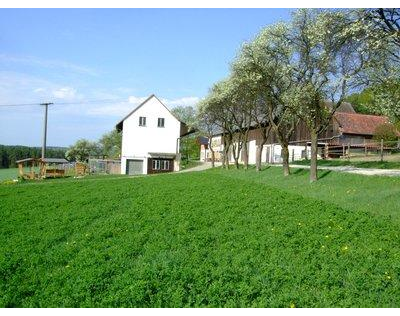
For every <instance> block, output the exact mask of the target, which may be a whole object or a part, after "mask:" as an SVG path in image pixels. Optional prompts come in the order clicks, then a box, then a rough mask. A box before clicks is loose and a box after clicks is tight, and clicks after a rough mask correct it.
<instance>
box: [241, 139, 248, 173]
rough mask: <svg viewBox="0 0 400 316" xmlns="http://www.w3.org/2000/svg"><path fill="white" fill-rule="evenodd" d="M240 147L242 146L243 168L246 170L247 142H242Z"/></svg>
mask: <svg viewBox="0 0 400 316" xmlns="http://www.w3.org/2000/svg"><path fill="white" fill-rule="evenodd" d="M243 146H244V147H243ZM242 148H243V163H244V169H245V170H247V169H248V168H249V151H248V148H247V142H245V143H243V145H242Z"/></svg>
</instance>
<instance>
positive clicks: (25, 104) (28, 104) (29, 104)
mask: <svg viewBox="0 0 400 316" xmlns="http://www.w3.org/2000/svg"><path fill="white" fill-rule="evenodd" d="M31 105H40V103H22V104H0V106H31Z"/></svg>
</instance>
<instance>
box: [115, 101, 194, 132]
mask: <svg viewBox="0 0 400 316" xmlns="http://www.w3.org/2000/svg"><path fill="white" fill-rule="evenodd" d="M152 98H155V99H156V100H157V101H158V102H159V103H160V104H161V105H162V106H163V107H164V108H165V109H166V110H167V111H168V112H169V113H170V114H171V115H172V116H173V117H174V118H175V119H176V120H177V121H179V122H181V124H184V125H186V124H185V123H184V122H182V121H181V120H180V119H179V118H177V117H176V116H175V115H174V114H173V113H172V112H171V111H170V109H168V107H167V106H166V105H165V104H164V103H163V102H162V101H161V100H160V99H159V98H157V96H156V95H155V94H152V95H150V96H149V97H148V98H147V99H146V100H144V101H143V102H142V103H140V104H139V105H138V106H137V107H136V108H134V109H133V110H132V111H131V112H130V113H128V115H126V116H125V117H124V118H123V119H122V120H120V121H119V122H118V123H117V124H116V125H115V127H116V129H117V130H118V131H122V127H123V122H124V121H125V120H126V119H127V118H128V117H130V116H131V115H132V114H133V113H135V112H136V111H137V110H139V109H140V108H141V107H142V106H144V105H145V104H146V103H147V102H149V101H150V100H151V99H152Z"/></svg>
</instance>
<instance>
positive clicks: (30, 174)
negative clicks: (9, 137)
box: [16, 158, 69, 179]
mask: <svg viewBox="0 0 400 316" xmlns="http://www.w3.org/2000/svg"><path fill="white" fill-rule="evenodd" d="M16 163H17V165H18V174H19V176H20V177H21V178H23V179H43V178H60V177H64V176H65V164H68V163H69V162H68V160H66V159H63V158H26V159H21V160H18V161H16Z"/></svg>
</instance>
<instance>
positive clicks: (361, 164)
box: [292, 155, 400, 169]
mask: <svg viewBox="0 0 400 316" xmlns="http://www.w3.org/2000/svg"><path fill="white" fill-rule="evenodd" d="M396 157H398V158H399V161H385V160H384V161H380V160H379V157H376V158H375V159H376V161H362V160H360V161H355V160H346V159H329V160H318V166H333V167H339V166H352V167H356V168H377V169H400V157H399V156H398V155H396ZM292 164H295V165H303V166H309V165H310V161H309V160H299V161H294V162H293V163H292Z"/></svg>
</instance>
